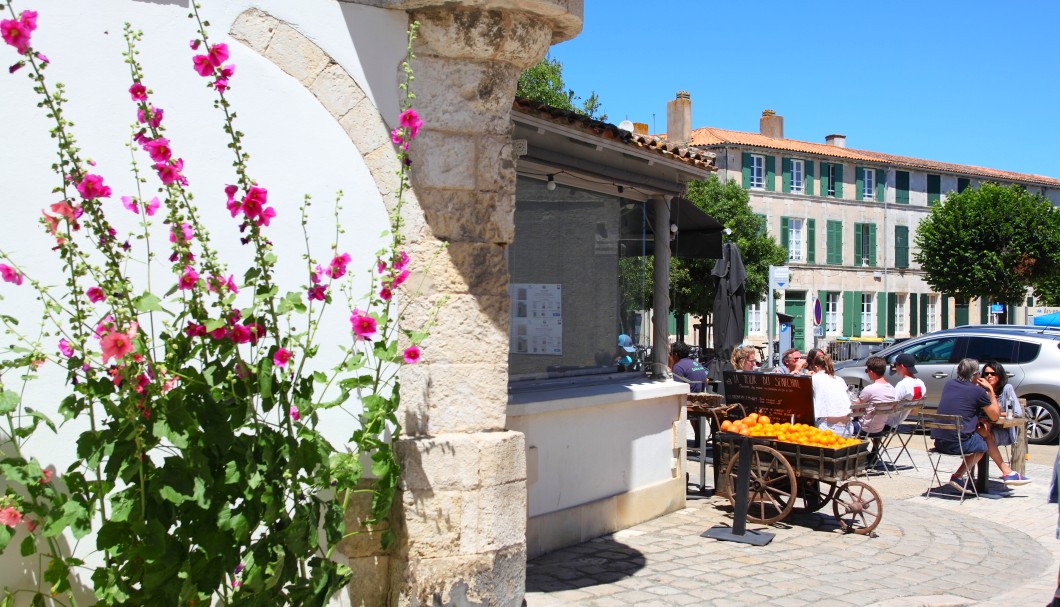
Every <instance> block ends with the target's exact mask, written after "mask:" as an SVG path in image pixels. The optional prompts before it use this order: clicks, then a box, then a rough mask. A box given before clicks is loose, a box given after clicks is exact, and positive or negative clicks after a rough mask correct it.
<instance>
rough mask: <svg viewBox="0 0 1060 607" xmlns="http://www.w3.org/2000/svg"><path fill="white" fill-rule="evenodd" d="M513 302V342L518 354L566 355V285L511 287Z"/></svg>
mask: <svg viewBox="0 0 1060 607" xmlns="http://www.w3.org/2000/svg"><path fill="white" fill-rule="evenodd" d="M508 288H509V292H510V294H511V301H512V315H511V318H512V321H511V323H512V326H511V332H510V336H511V338H510V339H511V343H510V344H509V348H510V350H511V352H512V353H514V354H545V355H551V356H562V355H563V286H562V285H558V284H555V285H548V284H530V283H522V284H512V285H509V287H508Z"/></svg>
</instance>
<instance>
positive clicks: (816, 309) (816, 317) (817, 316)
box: [813, 297, 821, 337]
mask: <svg viewBox="0 0 1060 607" xmlns="http://www.w3.org/2000/svg"><path fill="white" fill-rule="evenodd" d="M813 324H814V325H815V326H820V324H821V298H820V297H814V298H813ZM818 337H820V336H818Z"/></svg>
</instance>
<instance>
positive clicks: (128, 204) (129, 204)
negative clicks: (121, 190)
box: [121, 196, 140, 213]
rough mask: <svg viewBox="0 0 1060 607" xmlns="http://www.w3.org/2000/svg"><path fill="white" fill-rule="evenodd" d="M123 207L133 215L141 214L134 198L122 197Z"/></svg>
mask: <svg viewBox="0 0 1060 607" xmlns="http://www.w3.org/2000/svg"><path fill="white" fill-rule="evenodd" d="M121 206H123V207H125V208H126V209H129V210H130V211H132V212H133V213H139V212H140V208H139V206H138V205H137V204H136V199H135V198H133V197H132V196H122V197H121Z"/></svg>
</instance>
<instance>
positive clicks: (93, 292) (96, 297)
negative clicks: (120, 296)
mask: <svg viewBox="0 0 1060 607" xmlns="http://www.w3.org/2000/svg"><path fill="white" fill-rule="evenodd" d="M85 295H87V296H88V301H91V302H92V303H99V302H101V301H103V300H104V299H106V298H107V296H106V294H105V293H103V289H101V288H99V287H89V288H88V290H87V291H85Z"/></svg>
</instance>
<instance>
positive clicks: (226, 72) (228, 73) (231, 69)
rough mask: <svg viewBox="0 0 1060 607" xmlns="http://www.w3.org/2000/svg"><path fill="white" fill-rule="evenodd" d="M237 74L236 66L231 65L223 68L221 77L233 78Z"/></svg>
mask: <svg viewBox="0 0 1060 607" xmlns="http://www.w3.org/2000/svg"><path fill="white" fill-rule="evenodd" d="M235 73H236V64H234V63H229V64H228V65H226V66H224V67H222V68H221V77H222V78H224V79H226V80H227V79H228V78H231V77H232V76H234V75H235Z"/></svg>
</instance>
